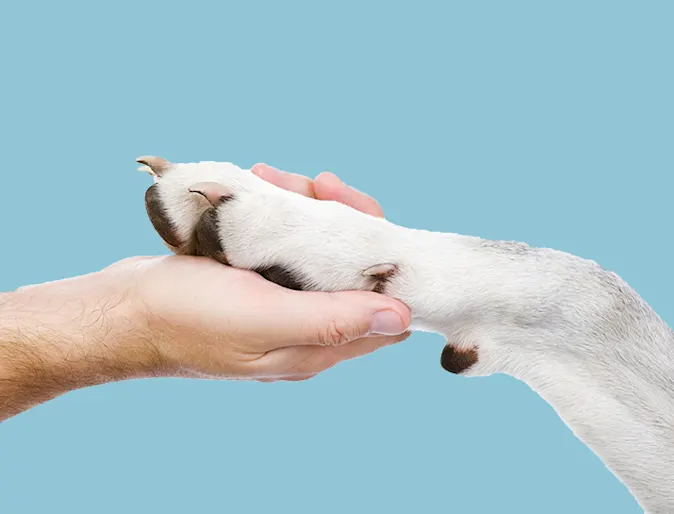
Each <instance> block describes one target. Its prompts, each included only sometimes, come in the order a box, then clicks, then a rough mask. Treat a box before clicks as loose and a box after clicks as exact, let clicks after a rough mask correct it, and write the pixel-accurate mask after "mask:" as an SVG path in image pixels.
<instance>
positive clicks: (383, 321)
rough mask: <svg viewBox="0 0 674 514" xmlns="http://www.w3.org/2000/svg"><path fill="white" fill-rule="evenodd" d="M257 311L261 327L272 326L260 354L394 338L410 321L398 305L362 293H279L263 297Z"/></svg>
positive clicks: (403, 308)
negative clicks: (375, 337) (372, 337)
mask: <svg viewBox="0 0 674 514" xmlns="http://www.w3.org/2000/svg"><path fill="white" fill-rule="evenodd" d="M258 308H259V309H260V310H261V311H262V312H265V313H267V314H266V318H265V319H266V322H265V323H264V326H273V327H275V337H274V340H273V341H269V343H268V344H269V346H267V347H264V348H260V350H261V351H270V350H273V349H274V348H279V347H285V346H307V345H310V346H340V345H343V344H346V343H349V342H351V341H354V340H356V339H360V338H362V337H367V336H370V335H388V336H391V335H393V336H395V335H398V334H401V333H403V332H404V331H406V330H407V327H409V324H410V322H411V314H410V311H409V309H408V308H407V307H406V306H405V305H404V304H403V303H402V302H400V301H398V300H394V299H393V298H389V297H387V296H384V295H380V294H377V293H372V292H366V291H344V292H336V293H323V292H311V291H301V292H298V291H288V290H282V291H281V290H279V291H278V292H277V293H276V294H273V295H272V294H268V295H265V297H264V300H263V302H262V303H261V304H260V305H259V306H258ZM264 326H261V327H260V329H261V330H264ZM260 340H263V341H268V340H269V338H268V337H266V338H264V337H260ZM271 345H273V346H271Z"/></svg>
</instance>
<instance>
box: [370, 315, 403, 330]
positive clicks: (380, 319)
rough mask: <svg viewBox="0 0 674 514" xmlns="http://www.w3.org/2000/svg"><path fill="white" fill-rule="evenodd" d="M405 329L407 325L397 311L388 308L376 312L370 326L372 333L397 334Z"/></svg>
mask: <svg viewBox="0 0 674 514" xmlns="http://www.w3.org/2000/svg"><path fill="white" fill-rule="evenodd" d="M404 331H405V325H404V324H403V320H402V318H401V317H400V316H399V315H398V313H397V312H395V311H391V310H387V311H379V312H377V313H375V315H374V318H372V325H371V326H370V333H371V334H378V335H383V336H395V335H398V334H402V333H403V332H404Z"/></svg>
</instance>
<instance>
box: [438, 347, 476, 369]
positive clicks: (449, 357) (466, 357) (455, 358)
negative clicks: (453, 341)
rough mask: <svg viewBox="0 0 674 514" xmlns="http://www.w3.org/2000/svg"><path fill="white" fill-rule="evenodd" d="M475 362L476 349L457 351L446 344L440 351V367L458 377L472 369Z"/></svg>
mask: <svg viewBox="0 0 674 514" xmlns="http://www.w3.org/2000/svg"><path fill="white" fill-rule="evenodd" d="M477 360H478V359H477V348H469V349H467V350H457V349H456V348H454V347H453V346H452V345H449V344H448V345H447V346H445V348H444V350H442V356H441V357H440V365H441V366H442V367H443V368H444V369H446V370H447V371H449V372H450V373H454V374H456V375H458V374H460V373H463V372H464V371H466V370H467V369H469V368H470V367H472V366H473V365H474V364H475V363H476V362H477Z"/></svg>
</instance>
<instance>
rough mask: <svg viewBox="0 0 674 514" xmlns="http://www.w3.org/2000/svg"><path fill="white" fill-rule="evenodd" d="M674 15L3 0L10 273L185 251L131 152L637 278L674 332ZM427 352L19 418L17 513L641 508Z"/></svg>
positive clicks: (511, 399)
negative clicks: (219, 167) (331, 185)
mask: <svg viewBox="0 0 674 514" xmlns="http://www.w3.org/2000/svg"><path fill="white" fill-rule="evenodd" d="M673 22H674V4H673V3H672V2H665V1H661V2H657V1H648V2H623V1H611V2H608V1H606V2H602V1H590V2H587V1H583V2H579V1H565V2H539V1H530V2H527V1H511V2H487V1H474V2H446V3H441V2H436V3H427V2H414V3H412V2H408V3H407V4H406V5H405V4H402V3H393V2H390V3H375V2H340V3H320V2H303V3H301V2H267V3H259V2H246V3H244V2H240V3H218V4H216V3H212V4H206V3H200V2H190V3H182V5H173V4H169V3H159V2H155V3H148V2H115V3H111V2H107V3H95V2H88V3H86V2H81V3H75V2H52V3H47V2H22V3H20V2H5V3H3V4H2V6H1V7H0V55H1V56H2V59H1V61H0V66H1V76H0V77H1V78H0V93H1V94H0V137H1V141H2V143H1V144H0V147H1V148H2V172H1V173H2V186H1V187H0V219H1V220H2V221H1V229H2V231H1V234H2V237H1V243H0V244H1V245H2V247H3V251H2V253H1V254H0V255H1V256H0V259H1V264H2V267H1V272H0V290H11V289H14V288H16V287H18V286H20V285H22V284H27V283H37V282H42V281H46V280H53V279H58V278H61V277H67V276H71V275H76V274H81V273H85V272H89V271H93V270H97V269H100V268H102V267H104V266H106V265H108V264H110V263H112V262H113V261H115V260H118V259H121V258H123V257H126V256H130V255H136V254H160V253H165V250H164V247H163V246H162V245H161V243H160V240H159V238H158V237H157V236H156V235H155V233H154V232H153V230H152V229H151V226H150V224H149V222H148V220H147V218H146V215H145V212H144V206H143V194H144V191H145V189H146V187H147V186H148V185H149V183H150V182H149V177H148V176H147V175H142V174H139V173H136V171H135V169H136V164H135V162H134V159H135V158H136V157H137V156H139V155H143V154H156V155H161V156H164V157H167V158H169V159H171V160H174V161H191V160H227V161H233V162H235V163H237V164H239V165H241V166H250V165H252V164H254V163H256V162H267V163H269V164H271V165H274V166H277V167H281V168H283V169H287V170H291V171H295V172H298V173H303V174H308V175H311V176H314V175H316V174H317V173H319V172H321V171H324V170H330V171H333V172H335V173H337V174H339V175H340V176H341V177H342V178H343V179H344V180H346V181H347V182H349V183H350V184H352V185H354V186H355V187H357V188H360V189H362V190H364V191H366V192H368V193H370V194H372V195H374V196H376V197H377V198H378V199H379V200H380V201H381V203H382V205H383V206H384V208H385V211H386V212H387V215H388V217H389V219H391V220H392V221H394V222H397V223H400V224H404V225H407V226H412V227H419V228H428V229H433V230H441V231H452V232H461V233H468V234H472V235H479V236H482V237H487V238H499V239H501V238H503V239H514V240H520V241H526V242H528V243H530V244H533V245H539V246H549V247H554V248H557V249H560V250H565V251H568V252H571V253H575V254H578V255H581V256H583V257H587V258H592V259H595V260H597V261H599V262H600V263H601V264H602V265H604V266H605V267H607V268H610V269H612V270H615V271H617V272H618V273H619V274H620V275H621V276H623V278H625V279H626V280H627V281H628V282H629V283H630V284H631V285H632V286H633V287H634V288H635V289H636V290H637V291H638V292H639V293H640V294H642V295H643V297H644V298H645V299H646V300H647V301H648V302H649V303H650V304H651V305H652V306H653V307H654V308H655V309H656V310H657V311H658V312H659V313H660V314H661V315H662V316H663V317H664V318H665V319H666V320H668V321H669V322H670V324H671V322H672V320H674V304H673V302H672V297H671V291H672V289H673V286H674V273H672V268H671V266H672V250H673V249H674V245H673V243H672V239H673V238H672V213H673V207H672V202H671V197H672V186H674V175H673V174H672V141H673V139H672V138H673V136H674V127H673V125H674V121H673V120H674V102H673V99H672V98H673V93H672V92H673V91H674V72H673V62H674V60H673V58H672V51H673V50H674V32H673V31H672V26H673ZM442 346H443V342H442V340H441V338H439V337H438V336H434V335H428V334H417V335H414V336H413V337H412V338H411V339H409V340H408V341H407V342H405V343H403V344H401V345H398V346H395V347H391V348H386V349H384V350H382V351H381V352H379V353H377V354H375V355H371V356H368V357H365V358H362V359H358V360H355V361H351V362H348V363H345V364H343V365H341V366H338V367H337V368H335V369H333V370H330V371H328V372H326V373H324V374H322V375H321V376H319V377H317V378H315V379H313V380H310V381H308V382H302V383H292V384H287V383H279V384H258V383H228V382H200V381H189V380H168V379H166V380H153V381H132V382H126V383H120V384H111V385H107V386H101V387H96V388H91V389H87V390H83V391H78V392H74V393H71V394H68V395H66V396H64V397H61V398H59V399H57V400H55V401H52V402H49V403H47V404H45V405H42V406H39V407H37V408H34V409H32V410H30V411H28V412H26V413H24V414H22V415H19V416H17V417H15V418H13V419H11V420H9V421H7V422H5V423H3V424H2V425H0V512H1V513H3V514H23V513H43V512H58V513H61V512H63V513H70V514H76V513H87V514H88V513H92V512H95V513H101V514H103V513H117V512H125V513H148V512H161V513H182V512H236V513H241V514H245V513H258V512H294V513H313V512H323V513H333V512H334V513H337V512H340V513H341V512H363V513H365V512H391V513H394V512H395V513H398V512H401V513H408V512H429V513H430V512H457V513H492V512H493V513H499V512H518V513H541V512H546V513H570V512H574V513H596V512H611V513H614V514H619V513H635V512H640V509H639V508H638V506H637V504H636V502H635V501H634V500H633V499H632V498H631V496H630V495H629V494H628V492H627V490H626V489H625V488H624V486H622V485H621V484H620V482H618V481H617V480H616V479H615V478H614V477H613V475H612V474H611V473H610V472H609V471H607V470H606V468H605V467H604V466H603V464H602V463H601V462H600V461H599V460H598V459H597V458H596V457H595V456H594V455H593V454H592V453H591V452H590V451H589V450H588V449H587V448H586V447H585V446H583V445H582V444H581V443H580V442H579V441H578V440H576V439H575V438H574V437H573V435H572V434H571V432H570V431H569V430H568V429H567V428H566V427H565V426H564V424H563V423H562V422H561V421H560V420H559V419H558V417H557V416H556V414H555V413H554V412H553V410H552V409H551V408H550V407H549V406H547V405H546V404H545V403H544V402H543V401H542V400H541V399H539V398H538V397H537V396H536V395H535V394H534V393H533V392H531V391H530V390H529V389H528V388H527V387H526V386H524V385H523V384H521V383H519V382H517V381H515V380H513V379H510V378H508V377H503V376H495V377H490V378H485V379H466V378H462V377H455V376H450V375H449V374H448V373H446V372H444V371H443V370H442V369H441V368H440V365H439V356H440V351H441V348H442Z"/></svg>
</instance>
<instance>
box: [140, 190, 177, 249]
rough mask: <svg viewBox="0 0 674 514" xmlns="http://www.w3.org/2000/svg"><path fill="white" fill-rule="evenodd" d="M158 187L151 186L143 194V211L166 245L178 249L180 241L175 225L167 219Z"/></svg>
mask: <svg viewBox="0 0 674 514" xmlns="http://www.w3.org/2000/svg"><path fill="white" fill-rule="evenodd" d="M158 185H159V184H154V185H153V186H150V187H149V188H148V190H147V191H146V192H145V210H146V211H147V215H148V217H149V218H150V222H151V223H152V226H153V227H154V229H155V230H156V231H157V233H158V234H159V236H160V237H161V238H162V239H163V240H164V241H165V242H166V244H168V245H170V246H172V247H174V248H179V247H180V246H181V245H182V241H180V239H179V238H178V234H177V230H176V228H175V225H174V224H173V222H172V221H171V220H170V219H169V216H168V213H167V212H166V209H165V208H164V204H163V203H162V200H161V198H160V197H159V189H158V187H157V186H158Z"/></svg>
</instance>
